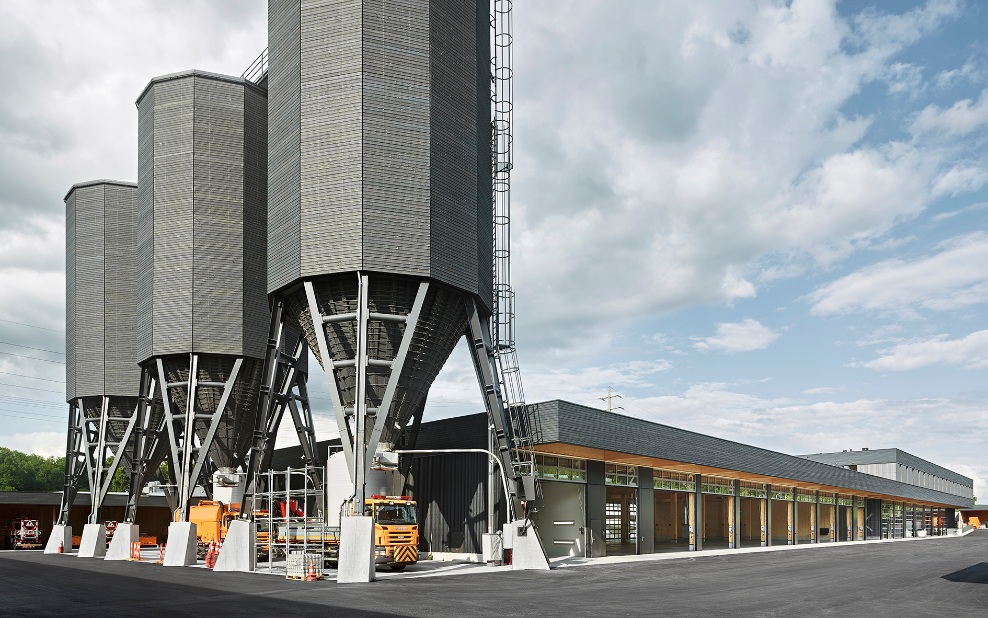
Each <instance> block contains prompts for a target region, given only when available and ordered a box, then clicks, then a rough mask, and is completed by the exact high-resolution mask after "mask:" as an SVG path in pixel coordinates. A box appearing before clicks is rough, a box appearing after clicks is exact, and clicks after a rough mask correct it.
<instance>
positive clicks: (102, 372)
mask: <svg viewBox="0 0 988 618" xmlns="http://www.w3.org/2000/svg"><path fill="white" fill-rule="evenodd" d="M136 220H137V185H136V184H134V183H131V182H119V181H115V180H94V181H91V182H83V183H78V184H75V185H73V186H72V188H71V189H69V192H68V193H67V194H66V196H65V356H66V364H65V398H66V401H67V402H68V404H69V430H68V440H67V442H68V444H67V447H66V474H65V491H64V493H63V496H62V505H61V511H60V514H59V520H58V522H57V523H58V524H67V523H68V515H69V510H70V509H71V507H72V502H73V500H74V498H75V494H76V491H77V490H78V488H79V484H80V481H81V480H82V478H83V477H84V476H86V477H87V480H88V482H89V486H90V488H91V490H92V495H93V497H94V499H93V500H92V510H91V512H90V516H89V522H90V523H97V522H98V521H99V514H100V508H101V505H102V499H103V497H104V496H105V494H106V492H107V490H108V489H109V483H110V480H111V479H112V477H113V474H114V472H115V471H116V469H117V467H118V466H122V467H123V468H124V470H126V471H127V472H128V473H129V472H130V466H131V459H132V457H131V455H132V454H131V453H130V452H129V451H127V450H126V448H125V447H126V444H127V443H128V442H129V440H128V438H129V435H130V431H131V430H132V423H131V418H132V417H133V415H134V411H135V408H136V406H137V397H136V396H135V393H136V392H137V387H138V384H139V383H140V368H139V367H138V365H137V360H138V359H137V336H136V332H135V329H134V325H135V317H136V299H137V295H136V273H137V245H136V244H135V243H134V234H135V224H136Z"/></svg>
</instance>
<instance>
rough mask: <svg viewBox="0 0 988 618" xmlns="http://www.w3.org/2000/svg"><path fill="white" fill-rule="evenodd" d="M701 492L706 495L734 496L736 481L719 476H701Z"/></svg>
mask: <svg viewBox="0 0 988 618" xmlns="http://www.w3.org/2000/svg"><path fill="white" fill-rule="evenodd" d="M700 492H701V493H705V494H720V495H722V496H733V495H734V481H733V480H732V479H725V478H722V477H719V476H706V475H704V476H701V477H700Z"/></svg>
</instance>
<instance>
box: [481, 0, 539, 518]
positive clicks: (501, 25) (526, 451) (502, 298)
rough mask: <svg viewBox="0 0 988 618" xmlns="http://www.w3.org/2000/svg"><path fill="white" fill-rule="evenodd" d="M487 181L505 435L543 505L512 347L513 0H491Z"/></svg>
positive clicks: (535, 429)
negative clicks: (488, 176) (489, 161)
mask: <svg viewBox="0 0 988 618" xmlns="http://www.w3.org/2000/svg"><path fill="white" fill-rule="evenodd" d="M490 18H491V36H492V39H491V116H492V118H491V179H492V183H491V184H492V196H491V197H492V206H493V239H494V243H493V244H494V247H493V249H494V266H493V275H494V299H493V300H494V315H493V317H492V319H491V323H492V324H491V326H492V329H491V330H492V338H493V342H492V344H493V349H494V357H495V363H496V365H497V370H498V373H499V376H500V386H501V393H502V397H503V398H504V407H505V411H506V412H507V416H508V419H507V420H508V424H509V427H508V428H507V429H508V430H509V432H510V436H509V437H508V438H509V439H510V441H511V450H512V461H513V463H514V467H515V471H514V472H515V474H514V476H515V477H516V478H518V477H528V478H530V479H531V485H530V486H531V487H534V491H535V495H534V496H532V495H526V496H525V498H526V501H527V502H528V509H527V510H533V507H534V506H535V505H538V504H540V503H541V490H540V489H539V488H538V483H537V482H535V445H536V444H537V443H539V442H540V441H541V439H542V435H541V434H542V431H541V426H540V423H539V419H538V411H537V410H536V409H535V408H534V407H529V406H526V405H525V389H524V386H523V384H522V379H521V369H520V367H519V364H518V352H517V349H516V348H515V306H514V305H515V294H514V291H513V290H512V288H511V172H512V170H513V168H514V161H513V153H512V149H513V137H512V130H513V129H512V123H513V116H514V109H513V105H514V103H513V92H512V78H513V67H512V54H513V34H512V23H511V22H512V0H491V15H490Z"/></svg>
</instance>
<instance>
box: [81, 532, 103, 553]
mask: <svg viewBox="0 0 988 618" xmlns="http://www.w3.org/2000/svg"><path fill="white" fill-rule="evenodd" d="M105 555H106V526H104V525H103V524H86V527H85V528H83V529H82V542H80V543H79V557H80V558H102V557H103V556H105Z"/></svg>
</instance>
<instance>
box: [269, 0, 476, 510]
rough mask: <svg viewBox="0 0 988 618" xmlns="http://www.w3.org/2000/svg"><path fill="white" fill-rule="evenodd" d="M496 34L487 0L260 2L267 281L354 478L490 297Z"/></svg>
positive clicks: (418, 406) (393, 432)
mask: <svg viewBox="0 0 988 618" xmlns="http://www.w3.org/2000/svg"><path fill="white" fill-rule="evenodd" d="M489 33H490V16H489V6H488V3H487V2H462V1H454V0H413V1H411V2H396V1H384V2H380V1H375V2H369V1H363V0H349V1H344V2H339V1H333V2H330V1H314V2H299V1H298V0H271V1H270V2H269V3H268V45H269V72H268V79H269V82H268V88H269V97H270V107H269V127H268V128H269V132H268V135H269V149H270V150H269V153H270V159H269V161H270V165H269V173H270V184H269V194H268V195H269V198H268V256H269V261H268V291H269V292H270V293H271V294H272V295H273V298H274V300H275V303H276V306H278V305H279V304H283V307H284V313H285V320H286V321H287V322H288V323H291V324H293V325H296V326H299V327H301V329H302V330H303V332H304V333H305V337H306V340H307V341H308V344H309V346H310V347H311V348H312V350H313V351H314V352H315V354H316V356H317V357H318V359H319V361H320V363H321V364H322V365H323V367H324V369H326V370H327V373H328V374H329V376H330V380H329V387H330V391H331V398H332V399H333V400H334V401H333V407H334V410H335V412H336V417H337V423H338V425H339V426H340V430H341V434H342V435H343V436H344V439H343V443H344V446H345V447H347V450H345V452H346V453H347V458H348V463H349V464H350V466H351V473H352V474H357V475H358V476H359V474H360V466H357V467H356V468H354V466H353V461H354V456H355V454H354V451H357V450H359V449H360V448H364V449H366V450H367V451H369V452H370V454H371V456H372V455H373V452H374V450H375V448H376V447H377V445H378V442H379V441H380V443H381V444H382V445H384V446H385V447H387V446H391V445H393V444H395V443H396V442H397V441H398V439H399V437H400V436H401V434H402V431H403V429H404V428H405V426H406V425H407V424H408V423H409V421H410V419H413V418H414V417H416V416H418V415H420V414H421V411H422V408H423V406H424V404H425V399H426V396H427V394H428V391H429V388H430V386H431V385H432V383H433V381H434V380H435V378H436V375H437V374H438V373H439V370H440V369H441V368H442V366H443V364H444V363H445V362H446V359H447V358H448V356H449V354H450V352H451V351H452V350H453V348H454V346H455V345H456V343H457V342H458V341H459V339H460V338H461V337H462V336H463V335H464V333H465V332H467V330H468V322H469V321H470V317H471V316H474V317H477V318H478V322H482V323H486V322H487V319H488V318H489V316H490V313H491V302H492V301H491V298H492V291H491V288H492V260H493V255H492V253H493V249H492V227H491V216H492V213H491V118H490V105H491V101H490V53H489V46H490V44H489V36H490V34H489ZM478 337H479V335H478ZM482 353H483V350H481V352H480V354H482ZM483 360H484V362H487V360H488V359H486V358H485V359H483ZM491 388H493V386H492V387H491ZM348 437H349V440H348V439H347V438H348ZM351 444H352V445H353V446H351ZM360 445H363V446H360ZM366 465H367V461H365V462H364V467H366ZM357 485H358V486H359V485H360V481H359V480H358V481H357ZM358 499H359V498H358Z"/></svg>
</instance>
